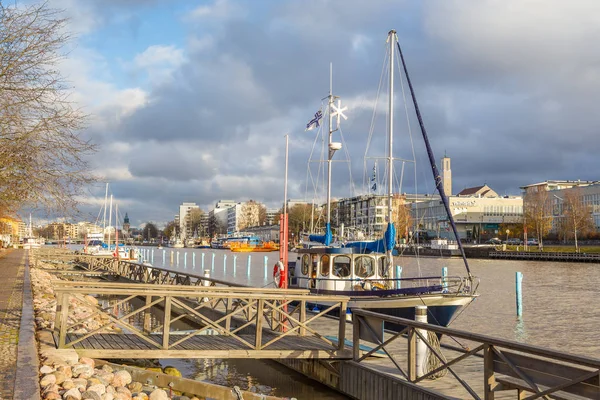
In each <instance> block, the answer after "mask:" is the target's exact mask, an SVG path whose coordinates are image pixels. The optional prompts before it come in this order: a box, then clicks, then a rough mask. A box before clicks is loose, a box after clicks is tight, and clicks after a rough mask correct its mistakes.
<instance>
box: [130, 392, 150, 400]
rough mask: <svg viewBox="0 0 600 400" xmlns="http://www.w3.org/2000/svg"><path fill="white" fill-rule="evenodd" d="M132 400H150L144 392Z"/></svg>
mask: <svg viewBox="0 0 600 400" xmlns="http://www.w3.org/2000/svg"><path fill="white" fill-rule="evenodd" d="M132 400H148V395H147V394H146V393H144V392H139V393H138V394H137V396H135V397H134V398H133V399H132Z"/></svg>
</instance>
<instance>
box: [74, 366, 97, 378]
mask: <svg viewBox="0 0 600 400" xmlns="http://www.w3.org/2000/svg"><path fill="white" fill-rule="evenodd" d="M72 371H73V376H75V377H78V378H84V379H88V378H91V377H92V375H94V368H93V367H92V366H90V365H88V364H77V365H75V366H74V367H73V368H72Z"/></svg>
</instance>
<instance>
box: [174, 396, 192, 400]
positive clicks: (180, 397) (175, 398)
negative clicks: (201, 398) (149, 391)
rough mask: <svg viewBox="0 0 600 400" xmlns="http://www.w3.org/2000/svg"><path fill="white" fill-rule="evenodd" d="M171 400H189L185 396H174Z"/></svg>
mask: <svg viewBox="0 0 600 400" xmlns="http://www.w3.org/2000/svg"><path fill="white" fill-rule="evenodd" d="M173 400H190V398H189V397H187V396H175V397H173Z"/></svg>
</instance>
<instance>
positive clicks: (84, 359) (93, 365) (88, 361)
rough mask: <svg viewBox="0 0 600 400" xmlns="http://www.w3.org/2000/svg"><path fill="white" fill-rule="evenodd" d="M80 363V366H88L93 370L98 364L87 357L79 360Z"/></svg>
mask: <svg viewBox="0 0 600 400" xmlns="http://www.w3.org/2000/svg"><path fill="white" fill-rule="evenodd" d="M79 363H80V364H87V365H89V366H90V367H92V368H94V367H95V366H96V363H95V362H94V360H93V359H91V358H87V357H81V358H80V359H79Z"/></svg>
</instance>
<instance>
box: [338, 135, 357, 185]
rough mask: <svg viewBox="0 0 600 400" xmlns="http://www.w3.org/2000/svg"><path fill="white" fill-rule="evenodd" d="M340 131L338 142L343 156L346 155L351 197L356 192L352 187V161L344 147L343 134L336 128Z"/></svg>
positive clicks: (346, 147) (346, 148)
mask: <svg viewBox="0 0 600 400" xmlns="http://www.w3.org/2000/svg"><path fill="white" fill-rule="evenodd" d="M338 130H339V131H340V140H341V141H342V148H343V149H344V154H346V160H345V161H346V162H347V163H348V175H349V176H350V193H352V196H355V195H356V190H355V186H354V179H353V178H352V159H351V158H350V152H349V151H348V146H346V140H345V139H344V134H343V132H342V128H341V127H338Z"/></svg>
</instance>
